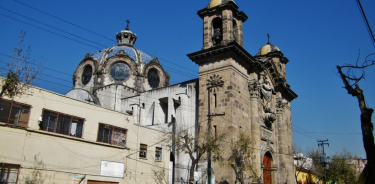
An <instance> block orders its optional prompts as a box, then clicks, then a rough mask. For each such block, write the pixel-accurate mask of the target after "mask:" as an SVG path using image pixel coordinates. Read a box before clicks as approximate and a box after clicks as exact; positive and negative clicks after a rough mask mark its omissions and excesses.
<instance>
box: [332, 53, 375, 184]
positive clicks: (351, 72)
mask: <svg viewBox="0 0 375 184" xmlns="http://www.w3.org/2000/svg"><path fill="white" fill-rule="evenodd" d="M374 55H375V53H373V54H370V55H368V56H367V57H366V59H365V61H364V62H363V63H362V64H359V63H358V61H359V59H357V62H356V64H355V65H351V64H347V65H343V66H337V70H338V72H339V74H340V77H341V79H342V81H343V83H344V86H345V89H346V90H347V91H348V94H350V95H352V96H353V97H356V98H357V100H358V104H359V109H360V110H361V128H362V137H363V144H364V147H365V151H366V156H367V160H368V162H367V165H366V166H365V169H364V171H363V173H364V175H362V177H364V179H365V183H375V144H374V135H373V133H372V131H373V130H374V125H373V124H372V122H371V118H372V114H373V112H374V109H372V108H369V107H367V105H366V101H365V95H364V93H363V90H362V89H361V88H360V87H359V84H358V83H359V81H361V80H362V79H364V78H365V76H366V75H365V74H366V73H365V72H366V68H368V67H370V66H373V65H375V60H374V59H371V57H373V56H374ZM343 70H345V71H343ZM358 72H360V75H359V76H358Z"/></svg>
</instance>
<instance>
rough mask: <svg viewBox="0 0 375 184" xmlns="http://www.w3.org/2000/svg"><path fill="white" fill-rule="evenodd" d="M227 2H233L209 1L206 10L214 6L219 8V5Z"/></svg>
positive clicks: (224, 0)
mask: <svg viewBox="0 0 375 184" xmlns="http://www.w3.org/2000/svg"><path fill="white" fill-rule="evenodd" d="M229 1H232V2H234V1H233V0H211V1H210V3H208V5H207V8H213V7H215V6H219V5H221V4H224V3H227V2H229ZM234 3H235V2H234Z"/></svg>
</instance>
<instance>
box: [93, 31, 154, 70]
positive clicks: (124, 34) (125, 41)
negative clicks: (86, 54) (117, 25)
mask: <svg viewBox="0 0 375 184" xmlns="http://www.w3.org/2000/svg"><path fill="white" fill-rule="evenodd" d="M116 39H117V46H113V47H110V48H107V49H103V50H100V51H99V52H97V53H95V54H93V55H92V57H93V58H94V59H96V60H97V61H99V63H102V62H104V61H106V60H107V59H108V58H110V57H112V56H114V55H116V54H117V53H123V54H125V55H127V56H128V57H129V58H131V59H132V60H133V61H134V62H135V63H142V64H146V63H148V62H150V61H151V60H153V59H155V57H152V56H150V55H148V54H146V53H144V52H142V51H140V50H137V49H135V48H134V44H135V41H136V40H137V35H136V34H133V32H131V31H130V30H129V25H127V26H126V29H125V30H122V31H121V32H120V33H117V34H116Z"/></svg>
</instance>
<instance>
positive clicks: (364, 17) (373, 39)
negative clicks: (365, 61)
mask: <svg viewBox="0 0 375 184" xmlns="http://www.w3.org/2000/svg"><path fill="white" fill-rule="evenodd" d="M357 4H358V8H359V9H360V10H361V15H362V18H363V20H364V21H365V24H366V28H367V31H368V32H369V34H370V37H371V38H372V43H373V44H374V47H375V37H374V34H373V33H372V30H371V27H370V24H369V23H368V20H367V17H366V14H365V11H364V10H363V7H362V4H361V1H360V0H357Z"/></svg>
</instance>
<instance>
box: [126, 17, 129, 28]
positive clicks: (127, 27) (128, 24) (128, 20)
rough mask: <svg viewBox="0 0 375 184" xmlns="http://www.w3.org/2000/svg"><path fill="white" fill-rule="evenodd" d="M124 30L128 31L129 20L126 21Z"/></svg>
mask: <svg viewBox="0 0 375 184" xmlns="http://www.w3.org/2000/svg"><path fill="white" fill-rule="evenodd" d="M126 23H127V24H126V30H129V24H130V21H129V19H128V20H126Z"/></svg>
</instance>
